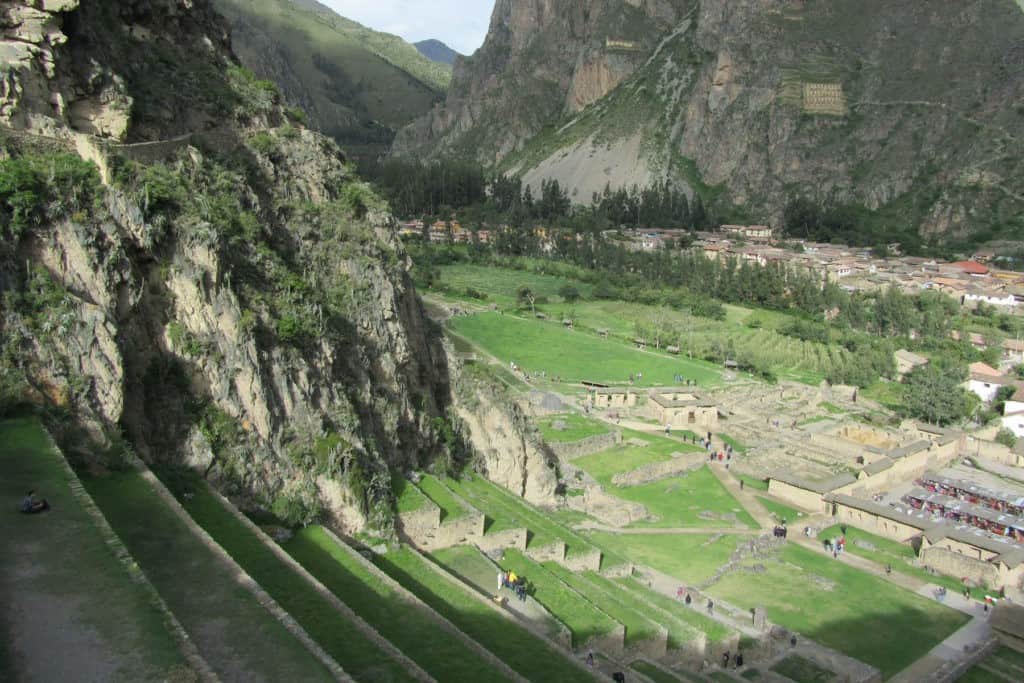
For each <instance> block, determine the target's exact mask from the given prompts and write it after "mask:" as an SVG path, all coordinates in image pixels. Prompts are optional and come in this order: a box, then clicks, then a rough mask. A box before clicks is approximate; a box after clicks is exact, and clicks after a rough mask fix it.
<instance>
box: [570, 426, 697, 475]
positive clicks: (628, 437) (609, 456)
mask: <svg viewBox="0 0 1024 683" xmlns="http://www.w3.org/2000/svg"><path fill="white" fill-rule="evenodd" d="M621 431H622V438H623V443H621V444H620V445H618V446H615V447H614V448H610V449H608V450H606V451H601V452H600V453H594V454H592V455H585V456H583V457H582V458H577V459H575V460H574V461H573V464H574V465H575V466H576V467H579V468H580V469H581V470H583V471H584V472H586V473H587V474H589V475H590V476H592V477H594V478H595V479H597V480H598V481H599V482H600V483H601V484H603V485H604V486H606V487H608V486H611V482H612V478H613V477H614V476H615V475H616V474H621V473H623V472H631V471H632V470H635V469H638V468H640V467H643V466H645V465H650V464H653V463H656V462H666V461H668V460H671V459H672V454H673V453H687V452H696V451H699V450H700V448H699V447H698V446H695V445H693V444H686V443H681V442H679V441H676V440H674V439H667V438H665V437H662V436H656V435H653V434H645V433H643V432H638V431H634V430H632V429H623V430H621ZM629 441H636V442H644V443H646V444H647V445H646V446H637V445H634V444H632V443H627V442H629Z"/></svg>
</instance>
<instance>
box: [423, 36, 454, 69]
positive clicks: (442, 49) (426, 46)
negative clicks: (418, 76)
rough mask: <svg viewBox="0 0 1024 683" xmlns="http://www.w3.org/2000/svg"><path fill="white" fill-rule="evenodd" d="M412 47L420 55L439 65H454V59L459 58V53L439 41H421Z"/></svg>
mask: <svg viewBox="0 0 1024 683" xmlns="http://www.w3.org/2000/svg"><path fill="white" fill-rule="evenodd" d="M413 47H415V48H416V49H417V50H419V51H420V54H421V55H423V56H424V57H426V58H427V59H429V60H430V61H432V62H437V63H439V64H447V65H449V66H451V65H452V64H454V63H455V58H456V57H458V56H459V53H458V52H456V51H455V50H453V49H451V48H450V47H448V46H447V45H445V44H444V43H442V42H441V41H440V40H434V39H430V40H421V41H420V42H418V43H413Z"/></svg>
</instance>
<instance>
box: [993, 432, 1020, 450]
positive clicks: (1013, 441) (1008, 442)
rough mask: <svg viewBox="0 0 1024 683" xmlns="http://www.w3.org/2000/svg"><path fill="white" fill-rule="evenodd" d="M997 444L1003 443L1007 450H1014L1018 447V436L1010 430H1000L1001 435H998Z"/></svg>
mask: <svg viewBox="0 0 1024 683" xmlns="http://www.w3.org/2000/svg"><path fill="white" fill-rule="evenodd" d="M996 443H1001V444H1003V445H1004V446H1006V447H1007V448H1013V447H1014V446H1016V445H1017V435H1016V434H1014V433H1013V432H1011V431H1010V430H1009V429H1000V430H999V433H998V434H996Z"/></svg>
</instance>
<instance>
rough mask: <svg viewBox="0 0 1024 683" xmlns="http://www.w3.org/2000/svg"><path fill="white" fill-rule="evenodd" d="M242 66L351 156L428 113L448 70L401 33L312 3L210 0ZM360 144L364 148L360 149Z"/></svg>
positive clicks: (446, 80) (305, 0)
mask: <svg viewBox="0 0 1024 683" xmlns="http://www.w3.org/2000/svg"><path fill="white" fill-rule="evenodd" d="M215 5H216V7H217V8H218V9H219V10H220V11H221V12H222V13H223V14H224V15H225V16H227V17H228V20H229V21H230V23H231V32H232V40H233V47H234V50H235V52H236V53H237V54H238V56H239V58H240V59H241V60H242V63H243V64H245V66H246V67H248V68H249V69H251V70H252V71H254V72H255V73H256V74H257V75H259V76H260V77H261V78H266V79H268V80H271V81H273V82H274V83H276V84H277V85H278V87H279V88H281V90H282V92H283V93H284V95H285V98H286V99H287V100H288V101H289V102H291V103H292V104H295V105H297V106H299V107H301V108H302V109H303V110H305V111H306V112H307V113H308V114H309V116H310V122H311V124H312V125H314V126H315V127H316V128H317V129H318V130H320V131H322V132H324V133H326V134H327V135H330V136H331V137H333V138H335V139H336V140H337V141H338V142H339V143H341V144H343V145H346V147H348V148H349V149H350V151H352V152H354V153H362V152H363V151H366V152H368V153H373V152H379V151H381V150H382V149H383V148H386V146H387V145H388V144H390V142H391V139H392V137H393V136H394V131H395V130H396V129H397V128H399V127H401V126H404V125H405V124H407V123H408V122H409V121H411V120H413V119H414V118H416V117H418V116H420V115H422V114H424V113H425V112H426V111H428V110H429V109H430V108H431V107H432V106H433V105H434V104H435V103H436V102H437V101H438V100H439V99H440V98H442V97H443V93H444V91H445V89H446V88H447V87H448V83H449V81H450V79H451V71H450V69H448V68H447V67H445V66H444V65H441V64H436V63H434V62H432V61H430V60H428V59H427V58H425V57H423V56H422V55H420V54H419V52H418V51H417V50H416V48H414V47H413V46H412V45H409V44H408V43H406V42H405V41H403V40H402V39H401V38H398V37H397V36H392V35H388V34H384V33H379V32H377V31H372V30H370V29H368V28H366V27H365V26H362V25H360V24H357V23H356V22H354V21H350V20H348V19H345V18H344V17H340V16H338V15H337V14H336V13H335V12H334V11H332V10H331V9H329V8H327V7H325V6H324V5H321V4H320V3H318V2H315V0H216V2H215ZM364 146H365V148H364Z"/></svg>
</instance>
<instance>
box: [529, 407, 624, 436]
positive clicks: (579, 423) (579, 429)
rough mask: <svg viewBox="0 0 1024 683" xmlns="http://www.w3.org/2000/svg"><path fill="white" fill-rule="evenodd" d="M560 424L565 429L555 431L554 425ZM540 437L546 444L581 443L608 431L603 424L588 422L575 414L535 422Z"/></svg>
mask: <svg viewBox="0 0 1024 683" xmlns="http://www.w3.org/2000/svg"><path fill="white" fill-rule="evenodd" d="M556 422H562V423H564V424H565V429H555V427H554V424H555V423H556ZM537 426H538V427H539V428H540V433H541V436H543V437H544V440H545V441H547V442H548V443H570V442H573V441H582V440H583V439H586V438H588V437H591V436H599V435H601V434H607V433H608V432H609V431H610V429H609V428H608V426H607V425H606V424H604V423H603V422H598V421H597V420H590V419H588V418H585V417H583V416H582V415H579V414H577V413H565V414H562V415H551V416H548V417H544V418H540V419H539V420H537Z"/></svg>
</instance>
